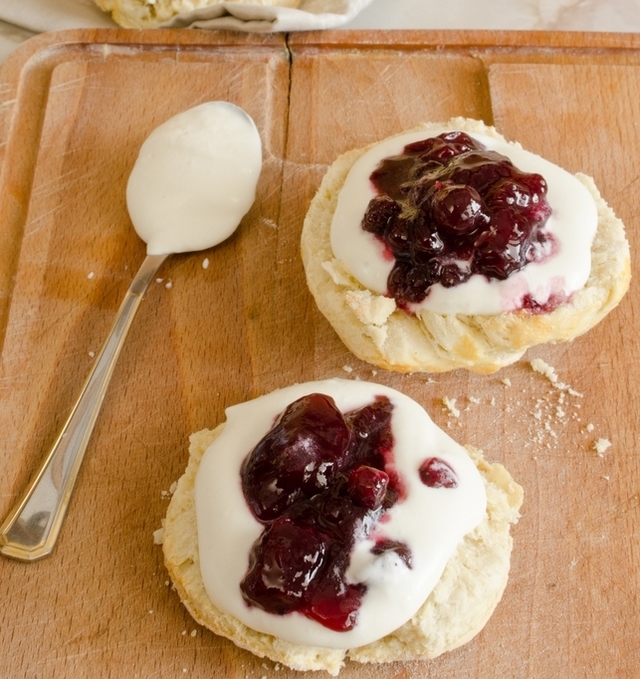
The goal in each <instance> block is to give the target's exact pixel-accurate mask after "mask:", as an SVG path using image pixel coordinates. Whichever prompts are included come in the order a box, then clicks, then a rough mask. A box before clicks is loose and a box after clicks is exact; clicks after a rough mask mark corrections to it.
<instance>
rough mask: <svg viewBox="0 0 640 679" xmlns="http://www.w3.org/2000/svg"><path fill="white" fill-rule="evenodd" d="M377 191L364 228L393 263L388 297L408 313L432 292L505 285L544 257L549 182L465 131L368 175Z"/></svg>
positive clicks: (410, 150)
mask: <svg viewBox="0 0 640 679" xmlns="http://www.w3.org/2000/svg"><path fill="white" fill-rule="evenodd" d="M370 180H371V182H372V183H373V186H374V188H375V190H376V192H377V194H378V195H377V196H375V197H374V198H373V199H372V200H371V201H370V202H369V205H368V207H367V210H366V213H365V215H364V218H363V220H362V228H363V229H364V230H365V231H368V232H370V233H373V234H374V235H375V236H376V237H378V238H379V239H381V240H382V242H383V243H384V245H385V248H386V249H387V251H388V253H389V254H390V256H392V257H393V258H394V259H395V264H394V266H393V269H392V271H391V273H390V274H389V277H388V280H387V287H388V294H389V295H390V296H392V297H393V298H394V299H395V300H396V302H397V304H398V305H399V306H400V307H402V308H405V309H409V308H410V305H411V304H418V303H420V302H422V301H423V300H424V299H425V297H426V296H427V295H428V294H429V288H430V287H431V286H432V285H434V284H436V283H440V284H441V285H442V286H444V287H445V288H450V287H453V286H455V285H459V284H461V283H464V282H465V281H467V280H468V279H469V278H470V277H471V276H472V275H474V274H480V275H482V276H485V277H486V278H488V279H498V280H504V279H506V278H508V277H509V276H510V275H511V274H513V273H514V272H516V271H519V270H520V269H522V267H524V266H525V265H526V264H528V263H529V262H533V261H541V260H542V259H544V258H545V257H546V256H548V254H549V252H550V250H551V247H550V246H551V245H552V237H551V236H550V234H548V233H547V232H546V231H545V229H544V227H545V224H546V222H547V220H548V218H549V216H550V214H551V208H550V206H549V204H548V202H547V199H546V193H547V184H546V181H545V179H544V178H543V177H542V176H541V175H539V174H531V173H526V172H521V171H520V170H518V169H517V168H516V167H515V166H514V165H513V163H512V162H511V160H510V159H509V158H507V157H506V156H504V155H502V154H500V153H497V152H496V151H491V150H489V149H487V148H486V147H485V146H484V145H483V144H481V143H480V142H478V141H477V140H475V139H472V138H471V137H470V136H469V135H467V134H465V133H464V132H447V133H443V134H440V135H438V136H437V137H431V138H428V139H424V140H421V141H417V142H414V143H411V144H408V145H407V146H405V147H404V150H403V153H402V154H400V155H398V156H393V157H390V158H386V159H385V160H383V161H382V162H381V163H380V164H379V165H378V167H377V168H376V170H375V171H374V172H373V173H372V174H371V177H370Z"/></svg>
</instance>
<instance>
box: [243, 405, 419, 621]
mask: <svg viewBox="0 0 640 679" xmlns="http://www.w3.org/2000/svg"><path fill="white" fill-rule="evenodd" d="M392 411H393V405H392V403H391V402H390V400H389V399H388V398H387V397H386V396H379V397H377V398H376V399H375V400H374V401H373V402H372V403H369V404H368V405H366V406H364V407H362V408H359V409H357V410H353V411H350V412H347V413H345V414H343V413H342V412H341V411H340V410H339V409H338V408H337V406H336V404H335V402H334V401H333V399H332V398H331V397H329V396H326V395H324V394H318V393H314V394H309V395H307V396H303V397H302V398H300V399H298V400H297V401H294V402H293V403H291V404H290V405H289V406H288V407H287V408H286V410H285V411H284V412H283V413H282V415H281V416H280V418H279V419H278V421H277V422H276V424H275V425H274V427H273V428H272V429H271V431H269V432H268V434H267V435H266V436H265V437H264V438H263V439H262V440H261V441H260V442H259V443H258V445H257V446H256V447H255V448H254V450H253V451H252V452H251V453H250V454H249V455H248V456H247V457H246V458H245V460H244V462H243V465H242V469H241V481H242V490H243V493H244V496H245V499H246V501H247V504H248V506H249V508H250V509H251V511H252V513H253V515H254V516H255V517H256V519H257V520H258V521H260V522H261V523H262V524H263V526H264V529H263V532H262V534H261V536H260V537H259V538H258V540H257V541H256V542H255V543H254V545H253V547H252V550H251V554H250V557H249V568H248V571H247V573H246V574H245V577H244V579H243V580H242V582H241V585H240V588H241V591H242V595H243V597H244V599H245V601H246V602H247V603H248V604H249V605H250V606H256V607H259V608H261V609H263V610H266V611H268V612H270V613H273V614H276V615H284V614H286V613H290V612H293V611H298V612H300V613H302V614H303V615H305V616H307V617H309V618H311V619H313V620H316V621H318V622H320V623H321V624H323V625H324V626H326V627H328V628H330V629H332V630H335V631H340V632H342V631H348V630H350V629H352V628H353V627H354V625H355V624H356V620H357V615H358V609H359V607H360V604H361V601H362V597H363V595H364V593H365V591H366V585H364V584H362V583H360V584H353V583H350V582H348V581H347V578H346V571H347V568H348V566H349V560H350V555H351V552H352V549H353V547H354V545H355V543H356V540H360V539H363V538H366V537H370V538H371V539H372V540H373V542H374V547H373V549H372V553H373V554H375V555H382V554H385V553H388V552H390V551H393V552H395V553H396V554H397V556H398V557H399V558H400V559H401V560H402V561H403V562H404V563H405V564H406V565H407V566H408V567H411V552H410V550H409V547H408V546H407V545H405V544H403V543H401V542H395V541H389V540H383V539H379V540H376V539H375V537H372V532H373V530H374V528H375V527H376V524H377V523H378V522H379V521H380V520H381V518H382V517H383V515H384V514H385V512H386V511H387V510H388V509H390V508H391V507H392V506H393V505H394V504H395V503H396V502H399V501H402V500H403V499H404V497H405V494H406V492H405V488H404V485H403V483H402V480H401V479H400V478H399V475H398V474H397V473H396V472H395V465H394V459H393V444H394V439H393V434H392V431H391V417H392Z"/></svg>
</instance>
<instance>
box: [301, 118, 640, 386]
mask: <svg viewBox="0 0 640 679" xmlns="http://www.w3.org/2000/svg"><path fill="white" fill-rule="evenodd" d="M511 168H513V169H511ZM394 182H395V184H394ZM547 199H548V200H547ZM527 219H529V223H528V225H527V222H526V220H527ZM522 220H524V221H522ZM522 224H523V225H524V226H521V225H522ZM527 229H528V231H527ZM505 234H506V235H505ZM301 247H302V258H303V262H304V266H305V271H306V276H307V282H308V285H309V289H310V291H311V293H312V295H313V296H314V298H315V300H316V303H317V305H318V308H319V309H320V311H321V312H322V313H323V314H324V315H325V317H326V318H327V319H328V320H329V322H330V323H331V325H332V326H333V327H334V329H335V330H336V332H337V333H338V335H339V336H340V338H341V339H342V341H343V342H344V343H345V345H346V346H347V347H348V348H349V349H350V350H351V351H352V352H353V353H354V354H355V355H356V356H358V357H359V358H361V359H363V360H365V361H368V362H369V363H372V364H374V365H377V366H379V367H382V368H385V369H388V370H395V371H399V372H420V371H422V372H444V371H448V370H454V369H457V368H466V369H468V370H471V371H474V372H478V373H492V372H495V371H496V370H498V369H499V368H501V367H503V366H506V365H509V364H511V363H513V362H515V361H517V360H518V359H519V358H520V357H521V356H522V355H523V354H524V352H525V351H526V350H527V349H528V348H529V347H531V346H534V345H537V344H541V343H545V342H559V341H567V340H571V339H573V338H575V337H577V336H578V335H581V334H582V333H584V332H586V331H587V330H589V329H590V328H592V327H593V326H594V325H596V324H597V323H598V322H599V321H600V320H602V318H604V316H606V315H607V314H608V313H609V312H610V311H611V310H612V309H613V308H614V307H615V306H617V304H618V303H619V302H620V300H621V298H622V297H623V295H624V294H625V292H626V291H627V289H628V286H629V280H630V255H629V245H628V242H627V240H626V237H625V231H624V225H623V224H622V222H621V221H620V220H619V219H618V218H617V217H616V216H615V214H614V212H613V210H612V209H611V208H610V207H609V206H608V205H607V204H606V202H605V201H604V200H603V198H602V197H601V195H600V194H599V192H598V190H597V188H596V186H595V184H594V182H593V180H592V179H591V178H590V177H588V176H586V175H584V174H576V175H571V174H569V173H568V172H566V171H565V170H563V169H561V168H559V167H557V166H555V165H553V164H552V163H550V162H549V161H546V160H544V159H542V158H540V157H539V156H536V155H534V154H532V153H528V152H527V151H525V150H524V149H522V147H521V146H520V145H519V144H516V143H508V142H507V141H506V140H505V139H504V137H502V136H501V135H500V134H499V133H498V132H497V131H496V130H495V129H494V128H493V127H489V126H487V125H485V124H484V123H482V122H480V121H476V120H470V119H465V118H454V119H452V120H450V121H448V122H446V123H428V124H423V125H421V126H419V127H417V128H414V129H413V130H410V131H408V132H405V133H402V134H400V135H395V136H394V137H390V138H388V139H386V140H383V141H382V142H380V143H378V144H373V145H371V146H368V147H366V148H363V149H358V150H354V151H351V152H348V153H346V154H344V155H342V156H340V157H339V158H338V159H337V160H336V161H335V162H334V163H333V164H332V165H331V166H330V167H329V169H328V171H327V173H326V175H325V177H324V179H323V181H322V183H321V186H320V188H319V190H318V192H317V194H316V196H315V197H314V199H313V200H312V202H311V205H310V208H309V211H308V213H307V216H306V219H305V222H304V227H303V232H302V243H301ZM501 248H502V249H501ZM518 257H519V259H518Z"/></svg>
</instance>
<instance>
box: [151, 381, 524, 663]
mask: <svg viewBox="0 0 640 679" xmlns="http://www.w3.org/2000/svg"><path fill="white" fill-rule="evenodd" d="M226 415H227V416H226V421H225V422H224V423H223V424H220V425H219V426H218V427H217V428H216V429H214V430H213V431H209V430H203V431H200V432H197V433H196V434H194V435H193V436H192V437H191V446H190V457H189V463H188V466H187V469H186V472H185V474H184V475H183V476H182V477H181V478H180V480H179V481H178V483H177V487H176V490H175V492H174V494H173V496H172V499H171V502H170V505H169V507H168V510H167V515H166V519H165V520H164V523H163V529H162V540H163V550H164V557H165V564H166V566H167V569H168V571H169V573H170V576H171V579H172V581H173V583H174V585H175V588H176V590H177V592H178V594H179V595H180V598H181V600H182V601H183V603H184V605H185V606H186V607H187V609H188V610H189V611H190V613H191V614H192V615H193V617H194V618H195V619H196V620H197V621H198V622H199V623H201V624H202V625H204V626H206V627H208V628H209V629H211V630H212V631H213V632H215V633H216V634H220V635H222V636H225V637H227V638H229V639H231V640H232V641H233V642H235V643H236V644H237V645H238V646H240V647H242V648H245V649H248V650H249V651H251V652H253V653H254V654H256V655H258V656H260V657H266V658H270V659H271V660H273V661H275V662H279V663H283V664H284V665H287V666H288V667H291V668H293V669H297V670H305V671H306V670H326V671H327V672H329V673H330V674H332V675H336V674H337V673H338V672H339V671H340V669H341V667H342V666H343V665H344V663H345V661H346V660H351V661H356V662H360V663H386V662H393V661H397V660H415V659H425V658H433V657H436V656H438V655H440V654H441V653H444V652H446V651H449V650H452V649H454V648H456V647H458V646H460V645H461V644H464V643H466V642H467V641H469V640H470V639H471V638H472V637H473V636H474V635H476V634H477V633H478V632H479V631H480V630H481V629H482V628H483V626H484V625H485V623H486V622H487V621H488V619H489V617H490V616H491V613H492V612H493V610H494V608H495V607H496V605H497V604H498V602H499V600H500V598H501V597H502V594H503V591H504V589H505V586H506V583H507V577H508V572H509V566H510V556H511V548H512V538H511V534H510V527H511V524H513V523H515V522H516V521H517V520H518V517H519V508H520V505H521V502H522V489H521V488H520V486H518V484H517V483H515V481H514V480H513V479H512V478H511V476H510V475H509V473H508V472H507V471H506V470H505V468H504V467H503V466H502V465H500V464H490V463H488V462H486V461H485V460H484V459H483V456H482V454H481V453H480V451H478V450H475V449H472V448H464V447H463V446H460V445H459V444H457V443H456V442H455V441H453V440H452V439H451V438H450V437H449V436H448V435H447V434H446V433H445V432H443V431H442V430H441V429H439V428H438V427H437V426H436V425H435V424H434V423H433V422H432V421H431V419H430V418H429V417H428V415H427V413H426V412H425V411H424V410H423V409H422V407H421V406H420V405H419V404H418V403H416V402H415V401H413V400H412V399H410V398H408V397H407V396H405V395H403V394H401V393H399V392H397V391H395V390H393V389H390V388H388V387H385V386H382V385H379V384H372V383H368V382H363V381H349V380H324V381H319V382H309V383H305V384H298V385H294V386H292V387H287V388H285V389H281V390H278V391H275V392H272V393H271V394H267V395H266V396H262V397H260V398H258V399H254V400H252V401H248V402H246V403H243V404H240V405H237V406H233V407H232V408H229V409H228V410H227V413H226Z"/></svg>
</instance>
